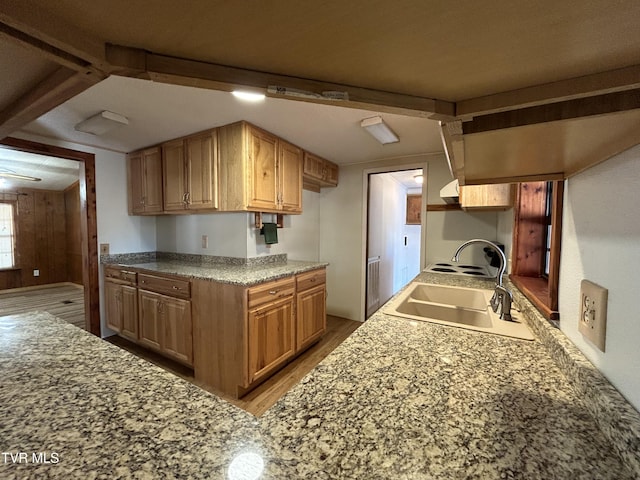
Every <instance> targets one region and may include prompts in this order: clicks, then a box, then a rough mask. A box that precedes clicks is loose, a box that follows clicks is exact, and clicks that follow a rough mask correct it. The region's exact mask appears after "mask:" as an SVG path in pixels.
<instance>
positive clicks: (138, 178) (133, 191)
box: [127, 147, 162, 215]
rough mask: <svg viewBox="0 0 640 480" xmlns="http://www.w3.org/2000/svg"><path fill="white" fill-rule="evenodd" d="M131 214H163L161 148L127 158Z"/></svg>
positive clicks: (138, 152) (146, 150) (144, 151)
mask: <svg viewBox="0 0 640 480" xmlns="http://www.w3.org/2000/svg"><path fill="white" fill-rule="evenodd" d="M127 171H128V176H127V179H128V190H129V214H131V215H149V214H152V215H155V214H158V213H162V159H161V154H160V147H153V148H148V149H145V150H140V151H137V152H133V153H130V154H129V155H128V156H127Z"/></svg>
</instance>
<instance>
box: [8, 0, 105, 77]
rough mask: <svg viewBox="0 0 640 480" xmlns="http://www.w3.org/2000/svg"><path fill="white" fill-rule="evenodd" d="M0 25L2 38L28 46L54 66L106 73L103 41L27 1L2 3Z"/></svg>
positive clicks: (13, 0) (15, 0) (10, 0)
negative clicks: (7, 37)
mask: <svg viewBox="0 0 640 480" xmlns="http://www.w3.org/2000/svg"><path fill="white" fill-rule="evenodd" d="M0 23H1V24H2V29H1V31H2V33H3V34H4V35H5V36H9V37H12V38H13V39H14V40H16V41H18V42H20V43H22V44H27V45H28V46H29V47H30V48H34V49H36V50H38V51H40V52H41V53H42V54H43V55H45V56H46V57H47V58H49V59H52V60H54V61H56V63H59V64H61V65H64V66H66V67H68V68H71V69H75V70H77V69H78V67H82V66H83V65H84V66H85V67H86V66H91V67H92V68H94V69H96V70H100V71H103V72H105V71H108V70H109V65H108V63H107V62H106V59H105V51H104V41H103V40H100V39H98V38H95V37H92V36H90V35H87V34H86V33H85V32H84V31H81V30H80V29H78V28H77V27H76V26H75V25H72V24H69V23H67V22H65V21H62V20H60V19H59V18H57V17H55V16H54V15H52V14H51V12H47V11H43V10H42V9H35V8H33V6H31V5H29V2H24V1H22V0H3V1H2V2H1V4H0Z"/></svg>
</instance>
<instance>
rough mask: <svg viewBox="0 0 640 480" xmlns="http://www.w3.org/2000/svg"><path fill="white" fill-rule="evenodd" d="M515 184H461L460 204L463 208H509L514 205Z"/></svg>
mask: <svg viewBox="0 0 640 480" xmlns="http://www.w3.org/2000/svg"><path fill="white" fill-rule="evenodd" d="M513 188H514V187H513V185H512V184H509V183H502V184H496V185H464V186H460V206H461V207H462V208H463V209H485V210H507V209H508V208H511V207H512V206H513Z"/></svg>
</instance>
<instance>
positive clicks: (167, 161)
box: [162, 139, 187, 212]
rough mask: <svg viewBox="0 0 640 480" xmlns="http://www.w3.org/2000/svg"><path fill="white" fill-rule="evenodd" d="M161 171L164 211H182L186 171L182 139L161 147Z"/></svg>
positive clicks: (184, 202)
mask: <svg viewBox="0 0 640 480" xmlns="http://www.w3.org/2000/svg"><path fill="white" fill-rule="evenodd" d="M162 170H163V172H164V189H163V190H164V210H165V211H166V212H171V211H176V210H184V209H185V208H186V205H187V200H186V194H187V191H186V178H185V174H186V169H185V164H184V141H183V140H182V139H179V140H174V141H171V142H167V143H165V144H163V145H162Z"/></svg>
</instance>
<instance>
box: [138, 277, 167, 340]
mask: <svg viewBox="0 0 640 480" xmlns="http://www.w3.org/2000/svg"><path fill="white" fill-rule="evenodd" d="M160 299H161V296H160V295H159V294H157V293H153V292H147V291H145V290H138V321H139V332H140V337H139V342H140V344H141V345H144V346H145V347H148V348H151V349H152V350H156V351H160V350H161V348H162V347H161V342H162V339H161V335H162V325H161V319H160Z"/></svg>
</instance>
